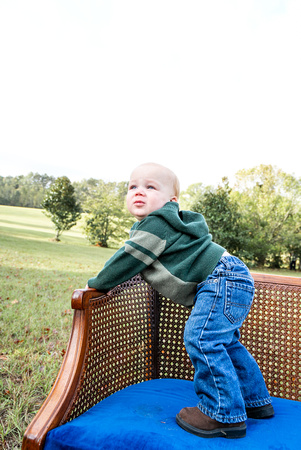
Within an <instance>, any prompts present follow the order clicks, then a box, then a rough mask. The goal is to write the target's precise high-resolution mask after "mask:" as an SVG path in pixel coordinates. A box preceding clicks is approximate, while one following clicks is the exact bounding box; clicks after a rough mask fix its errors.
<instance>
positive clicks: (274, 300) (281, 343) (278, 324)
mask: <svg viewBox="0 0 301 450" xmlns="http://www.w3.org/2000/svg"><path fill="white" fill-rule="evenodd" d="M255 286H256V293H255V298H254V301H253V305H252V308H251V311H250V313H249V316H248V318H247V320H246V321H245V323H244V324H243V326H242V328H241V342H242V343H243V344H244V345H245V347H246V348H247V349H248V350H249V351H250V353H251V354H252V355H253V356H254V358H255V359H256V361H257V363H258V365H259V367H260V369H261V371H262V374H263V376H264V379H265V381H266V384H267V388H268V390H269V392H270V394H271V395H272V396H274V397H283V398H288V399H291V400H299V401H300V400H301V380H300V373H301V335H300V325H301V324H300V317H301V289H300V286H299V287H298V286H293V285H284V284H283V285H282V284H274V283H270V284H269V283H267V282H256V283H255Z"/></svg>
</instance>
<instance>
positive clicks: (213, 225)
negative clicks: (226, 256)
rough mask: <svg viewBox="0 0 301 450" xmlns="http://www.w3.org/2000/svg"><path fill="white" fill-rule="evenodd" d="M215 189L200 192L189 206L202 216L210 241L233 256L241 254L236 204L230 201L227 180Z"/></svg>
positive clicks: (241, 234)
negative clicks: (209, 234)
mask: <svg viewBox="0 0 301 450" xmlns="http://www.w3.org/2000/svg"><path fill="white" fill-rule="evenodd" d="M222 181H223V184H222V185H219V186H218V187H217V188H213V187H209V188H207V189H205V190H203V191H200V195H199V196H198V197H196V198H195V201H194V203H193V204H192V205H191V209H192V211H196V212H199V213H201V214H203V215H204V217H205V220H206V222H207V224H208V227H209V230H210V233H211V234H212V239H213V241H214V242H216V243H217V244H220V245H222V246H223V247H225V248H226V249H227V250H228V251H229V252H231V253H233V254H236V255H237V254H241V250H243V248H244V246H243V242H244V237H243V233H242V229H241V226H240V219H241V217H240V214H239V212H238V205H237V203H236V202H235V201H234V200H232V199H231V197H230V194H231V188H230V186H229V181H228V179H227V178H223V180H222Z"/></svg>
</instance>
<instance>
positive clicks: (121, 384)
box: [64, 276, 156, 421]
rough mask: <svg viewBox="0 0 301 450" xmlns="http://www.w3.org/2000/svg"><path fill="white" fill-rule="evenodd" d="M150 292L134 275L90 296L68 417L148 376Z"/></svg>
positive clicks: (152, 298) (151, 345)
mask: <svg viewBox="0 0 301 450" xmlns="http://www.w3.org/2000/svg"><path fill="white" fill-rule="evenodd" d="M155 295H156V293H155V291H154V290H153V289H152V288H151V287H150V286H149V285H147V284H146V283H144V282H143V281H142V280H141V278H140V277H139V276H138V277H134V278H132V279H131V280H129V281H127V282H125V283H123V284H122V285H121V286H118V287H116V288H115V289H114V290H112V291H111V292H110V293H109V294H107V295H103V296H101V297H99V298H96V299H92V300H91V301H90V307H89V322H90V323H89V339H88V348H87V357H86V362H85V366H84V370H83V377H82V381H81V385H80V387H79V389H78V392H77V396H76V399H75V402H74V406H73V408H72V412H71V413H69V416H68V419H69V420H71V419H73V418H75V417H77V416H78V415H80V414H82V413H83V412H84V411H86V410H88V409H89V408H91V407H92V406H93V405H95V404H96V403H98V402H99V401H100V400H102V399H104V398H106V397H108V396H109V395H110V394H112V393H114V392H116V391H118V390H120V389H123V388H125V387H127V386H129V385H131V384H136V383H139V382H141V381H146V380H149V379H151V378H153V377H154V376H153V366H154V362H153V353H152V349H153V348H154V347H155V345H154V336H153V332H152V324H154V301H155ZM64 421H66V420H64Z"/></svg>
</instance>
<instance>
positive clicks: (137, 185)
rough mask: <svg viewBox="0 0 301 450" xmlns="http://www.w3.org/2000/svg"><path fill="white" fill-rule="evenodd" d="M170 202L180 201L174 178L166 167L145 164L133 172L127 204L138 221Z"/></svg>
mask: <svg viewBox="0 0 301 450" xmlns="http://www.w3.org/2000/svg"><path fill="white" fill-rule="evenodd" d="M170 201H175V202H177V201H178V200H177V197H176V196H175V195H174V189H173V182H172V177H171V175H170V173H169V172H168V171H167V170H165V169H164V167H162V168H161V167H158V166H156V165H152V164H144V165H142V166H139V167H137V169H135V170H134V171H133V173H132V175H131V179H130V183H129V190H128V194H127V199H126V202H127V207H128V210H129V212H130V213H131V214H132V215H133V216H134V217H136V219H137V220H139V221H140V220H142V219H144V218H145V217H147V216H148V215H149V214H150V213H151V212H153V211H156V210H157V209H160V208H162V206H164V205H165V203H167V202H170Z"/></svg>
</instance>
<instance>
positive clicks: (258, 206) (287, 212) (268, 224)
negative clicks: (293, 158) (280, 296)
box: [232, 165, 301, 268]
mask: <svg viewBox="0 0 301 450" xmlns="http://www.w3.org/2000/svg"><path fill="white" fill-rule="evenodd" d="M300 194H301V180H297V179H296V178H294V177H293V176H292V175H288V174H286V173H284V172H283V171H282V170H280V169H277V168H276V167H273V166H271V165H267V166H265V165H261V166H258V167H255V168H253V169H250V170H241V171H239V172H238V173H237V175H236V185H235V188H234V190H233V192H232V198H233V199H235V200H236V202H237V204H238V205H239V211H240V214H241V217H242V227H243V228H244V229H245V230H246V231H247V239H246V240H245V244H244V245H245V249H246V251H248V252H249V254H251V255H252V258H253V259H254V261H255V263H256V264H257V265H261V266H263V265H265V264H268V265H269V266H271V267H275V268H277V267H281V265H282V264H283V263H286V264H287V261H286V257H287V254H292V253H295V254H296V255H299V256H301V244H300V242H301V232H300V231H301V230H300V219H301V195H300Z"/></svg>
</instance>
